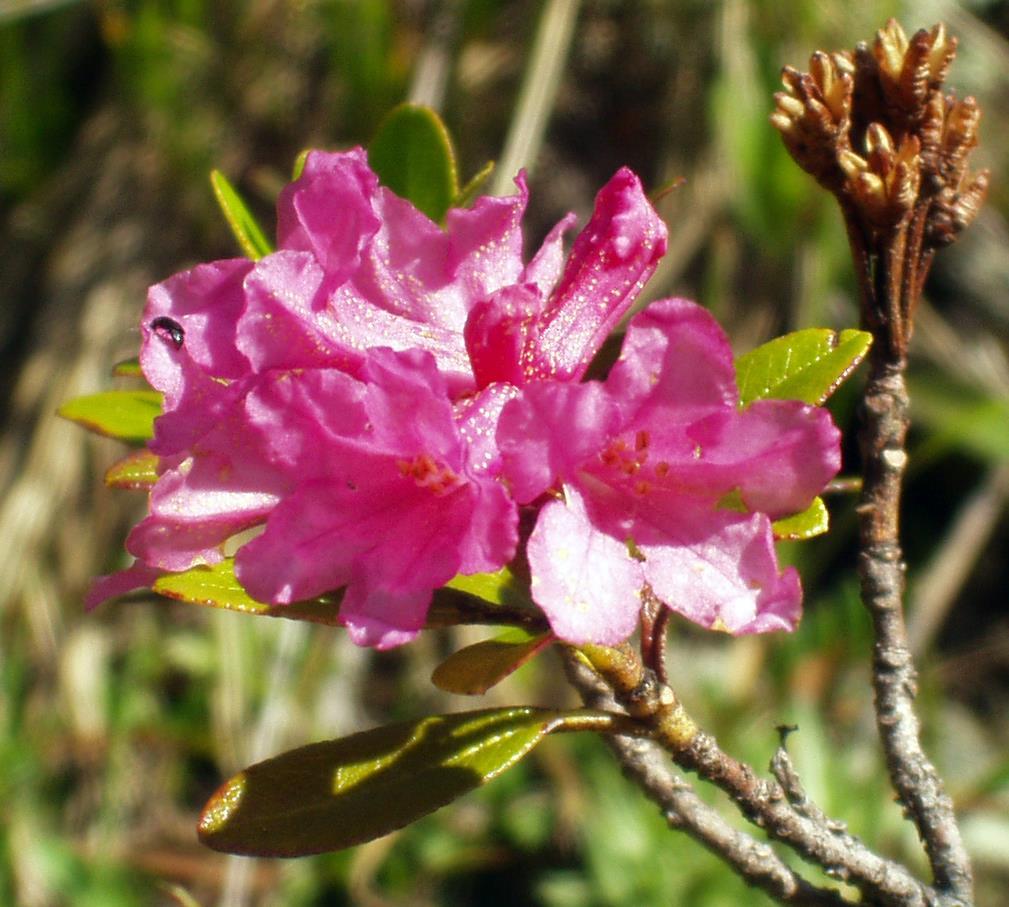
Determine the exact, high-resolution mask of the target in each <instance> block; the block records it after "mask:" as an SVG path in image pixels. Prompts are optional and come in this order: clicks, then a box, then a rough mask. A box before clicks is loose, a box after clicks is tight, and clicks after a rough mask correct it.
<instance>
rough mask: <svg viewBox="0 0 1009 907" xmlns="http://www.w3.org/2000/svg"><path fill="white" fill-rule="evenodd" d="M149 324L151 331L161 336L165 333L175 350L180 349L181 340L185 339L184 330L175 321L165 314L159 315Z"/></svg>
mask: <svg viewBox="0 0 1009 907" xmlns="http://www.w3.org/2000/svg"><path fill="white" fill-rule="evenodd" d="M150 326H151V330H152V331H157V333H158V334H160V335H161V336H166V335H167V337H168V339H169V340H171V341H172V343H173V344H174V346H175V348H176V349H177V350H181V349H182V341H183V340H185V337H186V332H185V331H184V330H183V329H182V325H181V324H179V323H178V322H177V321H175V320H174V319H172V318H169V317H168V316H167V315H159V316H158V317H157V318H155V319H154V320H153V321H152V322H151V325H150Z"/></svg>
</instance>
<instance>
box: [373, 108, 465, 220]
mask: <svg viewBox="0 0 1009 907" xmlns="http://www.w3.org/2000/svg"><path fill="white" fill-rule="evenodd" d="M368 163H369V164H371V168H372V169H373V170H374V171H375V172H376V173H377V174H378V177H379V179H380V180H381V181H382V184H383V185H385V186H388V187H389V188H390V189H392V191H393V192H395V193H396V194H397V195H399V196H402V197H403V198H405V199H407V200H409V201H410V202H412V203H413V204H414V205H415V206H416V207H417V208H419V209H420V210H421V211H423V212H424V213H425V214H426V215H427V216H428V217H430V218H431V220H434V221H437V222H439V223H440V222H441V221H442V220H443V219H444V217H445V212H446V211H448V209H449V207H450V206H451V204H452V201H453V199H455V198H456V196H457V195H458V194H459V183H458V177H457V176H456V166H455V153H454V151H453V150H452V140H451V139H450V138H449V134H448V130H447V129H446V128H445V124H444V123H442V121H441V119H440V118H439V117H438V114H436V113H435V112H434V111H433V110H431V109H430V108H429V107H422V106H420V105H417V104H401V105H400V106H399V107H396V108H394V109H393V110H392V111H390V113H389V114H388V115H387V116H386V118H385V119H384V120H383V121H382V123H381V124H380V125H379V127H378V132H377V133H376V135H375V138H373V139H372V141H371V144H370V145H369V146H368Z"/></svg>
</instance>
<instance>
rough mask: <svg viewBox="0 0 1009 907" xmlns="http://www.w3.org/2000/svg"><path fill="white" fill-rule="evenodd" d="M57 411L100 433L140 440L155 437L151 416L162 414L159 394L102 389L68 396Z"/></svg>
mask: <svg viewBox="0 0 1009 907" xmlns="http://www.w3.org/2000/svg"><path fill="white" fill-rule="evenodd" d="M57 413H58V414H59V415H61V416H62V417H63V418H64V419H69V420H70V421H71V422H76V423H77V424H78V425H83V426H84V427H85V428H87V429H90V430H91V431H94V432H97V433H98V434H100V435H108V436H109V437H112V438H119V439H121V440H123V441H132V442H143V441H147V440H149V439H150V438H153V437H154V420H155V419H156V418H157V417H158V416H160V415H161V394H159V393H158V392H157V391H143V390H135V391H103V392H102V393H100V394H88V395H87V396H85V397H75V398H74V399H73V400H67V402H66V403H64V404H63V405H62V406H61V407H60V408H59V409H58V410H57Z"/></svg>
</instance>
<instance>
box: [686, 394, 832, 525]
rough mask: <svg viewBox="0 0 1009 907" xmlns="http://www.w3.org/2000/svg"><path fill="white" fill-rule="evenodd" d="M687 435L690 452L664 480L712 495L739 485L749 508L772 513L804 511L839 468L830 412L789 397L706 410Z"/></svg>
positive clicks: (776, 516) (777, 514)
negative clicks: (716, 411) (715, 411)
mask: <svg viewBox="0 0 1009 907" xmlns="http://www.w3.org/2000/svg"><path fill="white" fill-rule="evenodd" d="M688 435H689V436H690V438H691V440H692V441H694V442H695V443H696V445H697V449H696V458H695V460H694V462H693V463H691V464H689V465H686V466H685V467H678V466H677V465H673V466H672V467H671V469H670V472H669V476H668V479H669V480H670V481H678V480H682V481H683V482H684V483H687V482H689V483H690V484H691V485H692V486H693V487H695V488H700V487H703V486H704V485H706V486H707V489H708V490H709V491H710V492H711V493H714V494H716V495H717V494H719V493H725V492H727V491H729V490H730V489H732V488H738V489H739V490H740V493H741V494H742V497H743V502H744V503H745V504H746V506H747V507H748V508H749V509H750V510H751V511H760V512H763V513H766V514H768V515H769V516H770V517H771V519H778V518H779V517H783V516H787V515H789V514H792V513H799V512H800V511H802V510H804V509H805V508H806V507H808V506H809V504H810V502H811V501H812V500H813V498H814V497H815V496H816V495H817V494H819V493H820V492H821V491H822V490H823V488H824V486H825V485H826V484H827V483H828V482H829V481H830V480H831V479H832V478H833V477H834V476H835V475H836V474H837V471H838V469H840V467H841V446H840V445H841V433H840V432H839V431H838V430H837V428H836V427H835V425H834V423H833V421H832V420H831V418H830V413H828V412H827V411H826V410H824V409H819V408H817V407H814V406H806V405H805V404H803V403H799V402H797V401H793V400H758V401H757V402H756V403H754V404H752V405H751V406H750V407H748V408H747V409H745V410H742V411H739V410H729V411H727V412H723V413H719V414H715V415H712V416H708V417H707V418H705V419H702V420H701V421H699V422H697V423H695V424H694V425H692V426H691V427H690V429H689V431H688ZM681 473H682V475H681Z"/></svg>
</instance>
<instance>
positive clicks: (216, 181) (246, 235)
mask: <svg viewBox="0 0 1009 907" xmlns="http://www.w3.org/2000/svg"><path fill="white" fill-rule="evenodd" d="M210 184H211V186H213V187H214V198H216V199H217V204H218V205H220V207H221V211H222V212H223V213H224V217H225V219H226V220H227V221H228V226H229V227H231V232H232V233H234V234H235V239H237V240H238V245H239V246H240V247H241V249H242V251H243V252H244V253H245V254H246V255H248V256H249V258H251V259H253V260H254V261H255V260H256V259H259V258H262V257H263V256H264V255H269V254H270V253H271V252H272V251H273V247H272V246H271V245H270V242H269V240H268V239H267V238H266V234H265V233H263V231H262V229H261V228H260V226H259V224H257V223H256V219H255V218H254V217H253V216H252V212H251V211H249V208H248V206H247V205H246V204H245V202H244V201H242V197H241V196H240V195H239V194H238V192H236V191H235V187H234V186H232V185H231V183H229V182H228V179H227V177H226V176H225V175H224V174H223V173H221V171H220V170H211V171H210Z"/></svg>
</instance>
